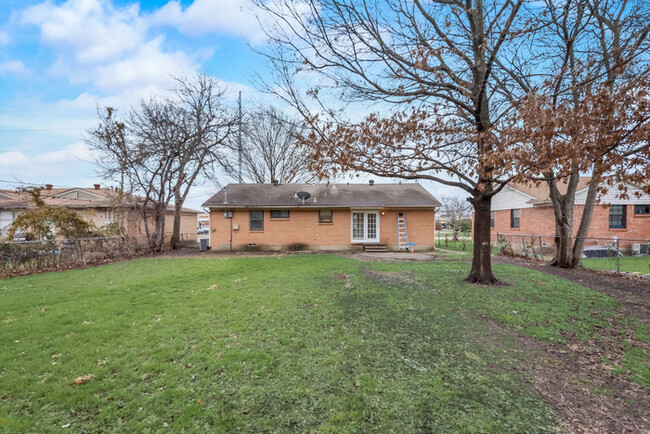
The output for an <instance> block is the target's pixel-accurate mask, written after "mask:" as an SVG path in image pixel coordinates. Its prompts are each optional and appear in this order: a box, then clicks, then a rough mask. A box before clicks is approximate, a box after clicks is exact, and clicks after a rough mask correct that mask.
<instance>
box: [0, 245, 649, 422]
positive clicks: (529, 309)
mask: <svg viewBox="0 0 650 434" xmlns="http://www.w3.org/2000/svg"><path fill="white" fill-rule="evenodd" d="M468 266H469V264H467V263H466V262H449V261H444V262H443V261H441V262H431V263H377V262H370V263H362V262H358V261H356V260H354V259H350V258H343V257H338V256H327V255H305V256H288V257H264V258H231V259H219V258H209V257H208V258H176V259H171V258H160V259H142V260H135V261H129V262H123V263H116V264H111V265H106V266H101V267H95V268H88V269H85V270H76V271H68V272H61V273H48V274H41V275H34V276H29V277H19V278H12V279H5V280H0V348H1V351H0V431H2V430H6V431H7V432H14V431H29V432H49V431H58V430H60V428H61V427H69V428H70V429H73V430H74V431H76V432H80V431H131V432H141V431H145V432H146V431H156V430H160V429H163V428H165V427H169V428H170V429H172V430H175V431H180V430H183V429H184V430H186V431H188V432H203V431H216V432H231V431H235V430H242V431H247V432H253V431H297V432H309V431H322V432H334V431H343V432H346V431H352V432H355V431H362V432H367V431H377V432H389V431H395V432H415V431H433V432H547V431H554V429H555V427H557V424H558V421H557V417H556V416H555V415H554V413H553V411H552V410H551V408H550V407H549V406H548V405H547V404H546V403H545V402H544V401H543V400H542V398H541V397H539V396H537V395H536V394H535V393H534V391H533V390H532V389H531V388H530V387H528V386H526V375H527V374H525V373H522V372H521V370H517V369H516V368H517V366H519V365H520V364H521V363H522V362H523V361H524V360H526V359H527V358H528V357H529V354H528V350H527V349H525V348H524V347H522V346H521V344H520V343H518V342H517V340H516V339H514V333H517V334H521V335H525V336H530V337H534V338H538V339H542V340H544V341H548V342H552V343H554V345H558V346H562V345H564V342H565V338H566V336H567V334H572V335H575V336H578V338H579V339H584V340H587V339H598V336H599V333H601V332H602V331H603V330H606V329H607V328H608V327H610V326H609V323H608V321H607V319H608V318H610V317H612V316H613V315H615V314H616V313H618V312H619V311H620V309H621V307H620V305H619V304H618V303H617V302H616V301H615V300H614V299H611V298H609V297H606V296H604V295H602V294H601V293H598V292H595V291H591V290H589V289H587V288H584V287H582V286H579V285H575V284H572V283H570V282H567V281H565V280H562V279H560V278H556V277H554V276H549V275H545V274H542V273H539V272H536V271H533V270H528V269H523V268H517V267H512V266H498V267H495V270H496V273H497V275H498V276H499V277H500V278H502V279H504V280H505V281H507V282H509V283H510V284H511V285H510V286H502V287H493V288H490V287H476V286H470V285H466V284H464V283H461V282H460V279H461V278H462V277H464V275H465V274H466V273H467V271H468ZM486 319H490V320H492V321H494V322H496V323H497V324H500V325H501V326H503V327H505V329H506V330H510V331H512V333H513V334H510V333H503V332H499V331H497V330H492V329H490V328H487V327H486V322H485V320H486ZM626 324H627V325H626V327H628V329H629V330H628V331H629V334H633V335H635V336H637V337H638V338H639V339H642V340H644V341H647V339H648V333H647V328H645V326H642V325H640V324H639V323H638V322H635V321H633V320H630V321H628V322H627V323H626ZM626 330H627V329H626ZM626 333H627V331H626ZM628 345H629V357H627V359H625V360H627V361H626V362H625V363H626V365H624V366H623V367H622V369H621V373H620V374H619V375H624V376H627V377H629V378H630V379H632V380H633V381H636V382H637V383H639V384H642V385H643V386H644V387H649V388H650V376H649V372H650V371H649V369H648V368H649V366H648V358H647V355H646V354H645V353H644V350H643V349H642V348H640V347H638V346H634V345H631V344H628ZM75 380H76V381H75ZM75 383H79V384H75Z"/></svg>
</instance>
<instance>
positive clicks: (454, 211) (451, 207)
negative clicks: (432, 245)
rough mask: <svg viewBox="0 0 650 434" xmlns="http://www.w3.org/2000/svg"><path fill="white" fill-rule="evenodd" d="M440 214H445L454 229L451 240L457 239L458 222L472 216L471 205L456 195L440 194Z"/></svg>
mask: <svg viewBox="0 0 650 434" xmlns="http://www.w3.org/2000/svg"><path fill="white" fill-rule="evenodd" d="M440 203H441V204H442V209H441V216H445V217H446V218H447V220H448V221H449V224H450V225H451V227H452V229H453V230H454V235H453V240H454V241H458V234H459V232H460V224H461V222H462V221H463V220H467V219H469V218H471V216H472V205H471V204H470V203H469V202H467V201H466V200H465V199H463V198H461V197H458V196H442V197H441V198H440Z"/></svg>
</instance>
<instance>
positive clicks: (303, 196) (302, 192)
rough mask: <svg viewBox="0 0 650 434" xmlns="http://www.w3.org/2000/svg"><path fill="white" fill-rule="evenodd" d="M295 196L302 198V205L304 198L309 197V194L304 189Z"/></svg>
mask: <svg viewBox="0 0 650 434" xmlns="http://www.w3.org/2000/svg"><path fill="white" fill-rule="evenodd" d="M296 196H298V198H300V199H302V204H303V205H304V204H305V200H307V199H309V198H310V197H311V194H309V193H307V192H306V191H299V192H298V193H296Z"/></svg>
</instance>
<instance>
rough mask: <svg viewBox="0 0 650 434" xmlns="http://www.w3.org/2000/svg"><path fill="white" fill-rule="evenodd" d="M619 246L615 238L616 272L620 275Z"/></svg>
mask: <svg viewBox="0 0 650 434" xmlns="http://www.w3.org/2000/svg"><path fill="white" fill-rule="evenodd" d="M619 244H620V240H619V239H618V238H616V272H617V273H620V272H621V257H620V254H621V251H620V250H619V248H618V246H619Z"/></svg>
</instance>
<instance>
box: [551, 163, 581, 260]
mask: <svg viewBox="0 0 650 434" xmlns="http://www.w3.org/2000/svg"><path fill="white" fill-rule="evenodd" d="M579 179H580V177H579V175H578V174H577V173H576V174H573V175H571V177H570V179H569V182H568V185H567V191H566V193H565V194H560V192H559V191H558V188H557V181H556V180H555V179H554V178H553V179H551V180H550V181H548V186H549V191H550V198H551V203H552V204H553V212H554V215H555V258H553V260H552V261H551V265H553V266H556V267H561V268H573V267H574V264H573V205H574V203H575V191H576V188H577V186H578V181H579Z"/></svg>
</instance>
